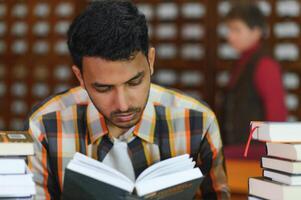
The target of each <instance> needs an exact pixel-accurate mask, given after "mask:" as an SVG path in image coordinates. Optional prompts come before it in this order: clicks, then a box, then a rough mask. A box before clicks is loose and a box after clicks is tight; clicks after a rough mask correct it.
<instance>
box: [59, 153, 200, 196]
mask: <svg viewBox="0 0 301 200" xmlns="http://www.w3.org/2000/svg"><path fill="white" fill-rule="evenodd" d="M194 167H195V162H194V161H192V159H191V158H189V155H188V154H185V155H181V156H177V157H173V158H169V159H166V160H163V161H160V162H158V163H155V164H153V165H152V166H150V167H148V168H147V169H145V170H144V171H143V172H142V173H141V174H140V175H139V176H138V177H137V179H136V181H135V183H134V182H133V181H131V180H130V179H129V178H128V177H126V176H125V175H123V174H121V173H120V172H118V171H117V170H115V169H113V168H111V167H109V166H107V165H105V164H103V163H101V162H99V161H97V160H94V159H92V158H89V157H87V156H85V155H83V154H80V153H76V154H75V155H74V157H73V159H72V160H71V161H70V162H69V164H68V166H67V168H66V171H65V179H64V188H63V199H72V200H74V199H99V198H100V197H102V199H106V200H110V199H112V200H113V199H114V200H116V199H173V200H177V199H181V200H185V199H192V198H193V196H194V195H195V192H196V190H197V188H198V187H199V185H200V183H201V181H202V178H203V175H202V173H201V171H200V169H199V168H194Z"/></svg>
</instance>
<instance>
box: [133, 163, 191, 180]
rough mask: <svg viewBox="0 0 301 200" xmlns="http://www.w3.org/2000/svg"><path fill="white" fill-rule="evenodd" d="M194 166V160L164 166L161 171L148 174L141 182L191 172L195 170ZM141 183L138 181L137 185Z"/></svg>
mask: <svg viewBox="0 0 301 200" xmlns="http://www.w3.org/2000/svg"><path fill="white" fill-rule="evenodd" d="M194 166H195V162H192V159H189V160H187V161H183V162H179V163H177V164H173V165H171V166H170V165H167V166H164V167H162V168H160V169H159V170H155V171H153V172H152V173H150V174H147V175H146V176H144V177H143V178H142V179H140V180H139V181H146V180H151V179H153V178H156V177H159V176H164V175H168V174H173V173H177V172H181V171H185V170H190V169H193V168H194ZM139 181H136V183H137V182H139Z"/></svg>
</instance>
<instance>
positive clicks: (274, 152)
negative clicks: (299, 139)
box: [266, 142, 301, 161]
mask: <svg viewBox="0 0 301 200" xmlns="http://www.w3.org/2000/svg"><path fill="white" fill-rule="evenodd" d="M266 146H267V155H268V156H274V157H279V158H285V159H290V160H296V161H297V160H298V161H301V144H300V143H298V144H294V143H270V142H268V143H267V144H266Z"/></svg>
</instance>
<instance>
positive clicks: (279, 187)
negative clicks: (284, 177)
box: [249, 177, 301, 200]
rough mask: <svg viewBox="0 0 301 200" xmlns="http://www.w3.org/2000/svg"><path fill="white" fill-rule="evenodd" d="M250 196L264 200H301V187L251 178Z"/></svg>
mask: <svg viewBox="0 0 301 200" xmlns="http://www.w3.org/2000/svg"><path fill="white" fill-rule="evenodd" d="M249 195H251V196H256V197H259V198H263V199H282V200H292V199H301V186H291V185H286V184H282V183H279V182H276V181H272V180H269V179H265V178H254V177H253V178H249Z"/></svg>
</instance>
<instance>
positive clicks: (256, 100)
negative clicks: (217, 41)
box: [222, 3, 287, 145]
mask: <svg viewBox="0 0 301 200" xmlns="http://www.w3.org/2000/svg"><path fill="white" fill-rule="evenodd" d="M225 21H226V24H227V26H228V29H229V32H228V37H227V40H228V42H229V44H230V45H231V46H232V47H233V48H234V49H235V50H236V51H237V52H238V53H239V54H240V59H239V60H238V62H237V64H236V65H235V67H234V68H233V70H232V73H231V77H230V82H229V85H228V88H227V89H228V90H227V94H226V100H225V103H224V113H223V115H222V118H223V120H222V125H223V126H222V127H223V131H224V132H223V135H224V142H225V143H226V144H227V145H228V144H242V143H245V142H246V141H247V137H248V132H249V124H250V121H252V120H253V121H254V120H266V121H285V120H286V115H287V110H286V108H285V105H284V89H283V85H282V79H281V70H280V66H279V65H278V63H277V62H276V61H275V60H274V59H272V57H271V56H269V54H267V53H266V51H265V49H264V47H263V44H262V43H263V38H264V34H265V33H266V22H265V18H264V16H263V14H262V13H261V12H260V10H259V8H258V7H257V6H256V4H254V3H241V4H237V5H234V6H233V7H232V9H231V10H230V12H229V13H228V14H227V16H226V20H225Z"/></svg>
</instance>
